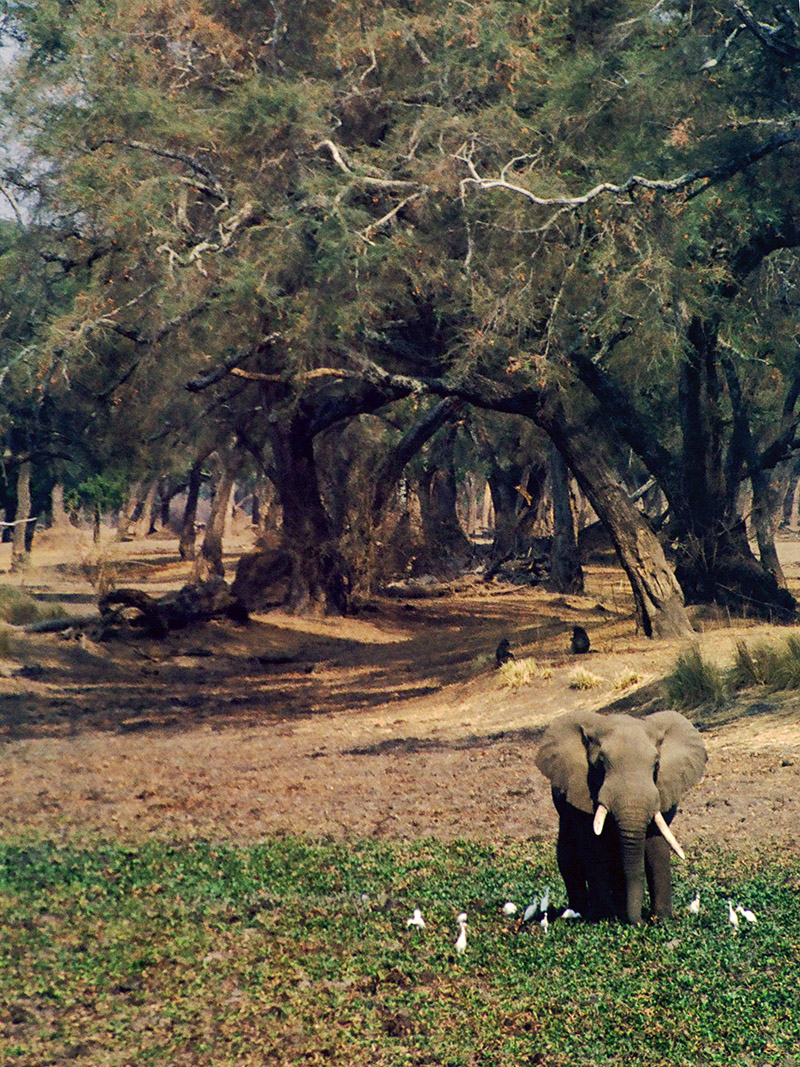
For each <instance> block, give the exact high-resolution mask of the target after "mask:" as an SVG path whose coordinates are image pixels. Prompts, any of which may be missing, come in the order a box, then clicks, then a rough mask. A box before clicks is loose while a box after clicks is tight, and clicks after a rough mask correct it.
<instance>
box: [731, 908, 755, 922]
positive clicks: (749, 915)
mask: <svg viewBox="0 0 800 1067" xmlns="http://www.w3.org/2000/svg"><path fill="white" fill-rule="evenodd" d="M736 910H737V911H738V912H739V914H740V915H741V917H742V918H743V919H746V920H747V922H749V923H754V922H757V921H758V920H757V919H756V917H755V914H754V913H753V912H752V911H750V909H749V908H743V907H742V905H741V904H737V905H736Z"/></svg>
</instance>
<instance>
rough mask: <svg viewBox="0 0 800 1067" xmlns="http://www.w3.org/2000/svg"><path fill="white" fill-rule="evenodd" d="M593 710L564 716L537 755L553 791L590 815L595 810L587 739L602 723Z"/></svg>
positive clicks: (549, 731) (548, 732)
mask: <svg viewBox="0 0 800 1067" xmlns="http://www.w3.org/2000/svg"><path fill="white" fill-rule="evenodd" d="M601 721H602V720H601V718H600V716H599V715H597V714H596V713H595V712H592V711H571V712H568V713H567V714H566V715H560V716H559V717H558V718H557V719H554V720H553V722H551V723H550V725H549V726H548V727H547V729H546V730H545V732H544V736H543V737H542V743H541V744H540V746H539V751H538V752H537V753H536V766H537V767H538V768H539V770H540V771H541V772H542V774H543V775H544V776H545V777H546V778H549V779H550V781H551V783H552V785H553V788H554V789H556V790H558V792H559V793H563V794H564V795H565V796H566V798H567V800H568V801H569V802H570V804H572V806H573V807H575V808H580V810H581V811H586V812H588V813H589V814H590V815H591V814H592V812H593V811H594V805H593V803H592V797H591V794H590V793H589V785H588V774H589V762H588V760H587V758H586V740H587V738H588V737H589V736H591V735H592V734H593V733H594V732H595V731H596V730H597V728H598V726H599V724H600V723H601Z"/></svg>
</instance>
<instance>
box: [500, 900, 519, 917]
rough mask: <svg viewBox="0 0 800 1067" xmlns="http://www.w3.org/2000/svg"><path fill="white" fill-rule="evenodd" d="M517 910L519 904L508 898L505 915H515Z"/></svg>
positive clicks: (504, 907) (504, 910)
mask: <svg viewBox="0 0 800 1067" xmlns="http://www.w3.org/2000/svg"><path fill="white" fill-rule="evenodd" d="M516 912H517V905H516V904H515V903H514V901H513V900H507V901H506V902H505V904H504V905H503V915H515V914H516Z"/></svg>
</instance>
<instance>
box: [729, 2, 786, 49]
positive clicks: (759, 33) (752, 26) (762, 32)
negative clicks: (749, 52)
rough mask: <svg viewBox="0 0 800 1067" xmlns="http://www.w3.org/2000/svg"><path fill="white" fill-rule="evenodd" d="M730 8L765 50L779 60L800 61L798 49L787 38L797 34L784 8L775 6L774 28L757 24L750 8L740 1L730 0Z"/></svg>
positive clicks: (764, 24) (766, 23) (764, 23)
mask: <svg viewBox="0 0 800 1067" xmlns="http://www.w3.org/2000/svg"><path fill="white" fill-rule="evenodd" d="M731 7H733V9H734V11H735V12H736V14H737V15H738V16H739V18H740V19H741V20H742V22H743V23H744V24H745V26H746V27H747V28H748V30H750V32H751V33H752V34H753V36H754V37H756V38H758V40H759V41H760V42H761V43H762V44H763V45H764V47H765V48H768V49H769V50H770V51H771V52H775V53H776V54H777V55H779V56H780V57H781V59H790V60H792V61H795V60H798V59H800V48H798V47H797V45H796V44H794V42H793V41H791V40H789V36H788V35H789V34H793V33H796V32H797V23H796V22H795V21H794V19H793V18H792V16H791V14H790V13H789V12H788V11H787V10H786V8H782V7H781V6H780V5H779V4H776V5H775V8H774V10H775V13H776V15H778V25H777V26H775V25H770V24H769V23H768V22H759V21H758V19H757V18H756V17H755V15H754V14H753V12H752V11H751V10H750V8H749V7H748V6H747V5H746V4H743V3H742V2H741V0H731Z"/></svg>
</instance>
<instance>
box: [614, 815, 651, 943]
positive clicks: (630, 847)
mask: <svg viewBox="0 0 800 1067" xmlns="http://www.w3.org/2000/svg"><path fill="white" fill-rule="evenodd" d="M619 836H620V846H621V851H622V870H623V873H624V875H625V909H626V912H627V916H628V922H629V923H631V925H633V926H638V925H639V923H641V921H642V904H643V903H644V880H645V875H644V840H645V832H644V830H640V829H630V828H626V827H624V826H623V825H620V826H619Z"/></svg>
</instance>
